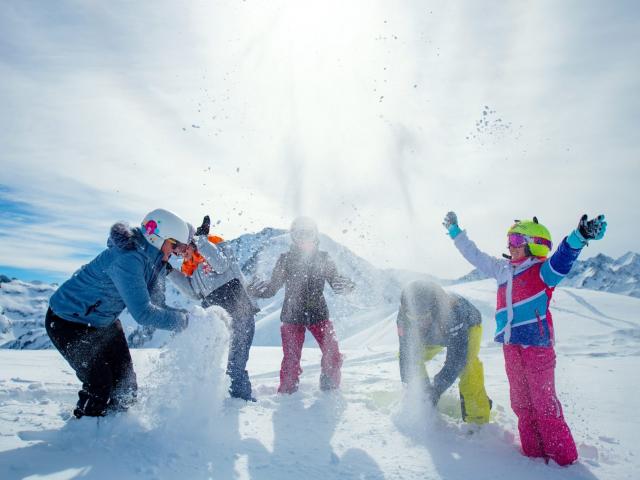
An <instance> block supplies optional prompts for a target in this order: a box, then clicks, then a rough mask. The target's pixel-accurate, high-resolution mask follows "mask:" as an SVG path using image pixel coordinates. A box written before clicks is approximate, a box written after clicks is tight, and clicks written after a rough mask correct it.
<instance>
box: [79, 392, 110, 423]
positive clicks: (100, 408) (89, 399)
mask: <svg viewBox="0 0 640 480" xmlns="http://www.w3.org/2000/svg"><path fill="white" fill-rule="evenodd" d="M78 397H79V399H78V404H77V405H76V408H75V409H74V410H73V416H74V417H76V418H82V417H104V416H105V415H106V414H107V402H105V401H104V400H103V399H102V398H99V397H98V396H96V395H93V394H91V393H89V392H87V391H86V390H80V391H79V392H78Z"/></svg>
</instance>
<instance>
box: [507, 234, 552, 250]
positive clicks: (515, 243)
mask: <svg viewBox="0 0 640 480" xmlns="http://www.w3.org/2000/svg"><path fill="white" fill-rule="evenodd" d="M507 238H508V239H509V246H510V247H515V248H518V247H524V246H525V245H526V244H528V243H535V244H536V245H544V246H546V247H548V248H549V250H551V241H549V240H547V239H546V238H541V237H530V236H528V235H523V234H522V233H509V234H508V235H507Z"/></svg>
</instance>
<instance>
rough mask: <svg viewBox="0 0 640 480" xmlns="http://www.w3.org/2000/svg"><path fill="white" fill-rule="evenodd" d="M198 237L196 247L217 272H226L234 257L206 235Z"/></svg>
mask: <svg viewBox="0 0 640 480" xmlns="http://www.w3.org/2000/svg"><path fill="white" fill-rule="evenodd" d="M195 238H196V247H197V249H198V252H199V253H200V255H202V256H203V257H204V258H205V259H206V260H207V263H208V264H209V266H210V267H211V268H212V269H213V271H214V272H215V273H224V272H226V271H227V269H228V268H229V267H230V265H231V262H232V259H230V258H229V257H228V256H227V255H225V253H224V251H223V250H222V249H221V248H219V247H217V246H216V245H214V244H213V243H211V242H210V241H209V239H208V238H207V236H206V235H201V236H199V237H195Z"/></svg>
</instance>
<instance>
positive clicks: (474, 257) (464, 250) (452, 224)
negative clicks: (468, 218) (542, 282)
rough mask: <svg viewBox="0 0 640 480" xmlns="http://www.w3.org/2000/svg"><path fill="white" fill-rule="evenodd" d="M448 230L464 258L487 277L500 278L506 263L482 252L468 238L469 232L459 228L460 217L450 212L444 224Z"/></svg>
mask: <svg viewBox="0 0 640 480" xmlns="http://www.w3.org/2000/svg"><path fill="white" fill-rule="evenodd" d="M442 224H443V225H444V227H445V228H446V229H447V231H448V233H449V236H450V237H451V238H452V239H453V243H454V245H455V246H456V248H457V249H458V251H459V252H460V253H461V254H462V256H463V257H464V258H465V259H466V260H467V261H468V262H469V263H470V264H471V265H473V266H474V267H476V268H477V269H478V270H480V271H481V272H482V273H484V274H485V275H488V276H490V277H493V278H498V276H499V274H500V271H501V270H502V269H503V268H504V265H505V263H504V261H503V260H501V259H499V258H495V257H492V256H491V255H488V254H486V253H484V252H483V251H481V250H480V249H479V248H478V247H477V246H476V244H475V243H474V242H473V241H471V240H470V239H469V237H467V232H465V231H463V230H461V229H460V227H459V226H458V217H457V215H456V214H455V212H449V213H447V215H446V216H445V217H444V222H443V223H442Z"/></svg>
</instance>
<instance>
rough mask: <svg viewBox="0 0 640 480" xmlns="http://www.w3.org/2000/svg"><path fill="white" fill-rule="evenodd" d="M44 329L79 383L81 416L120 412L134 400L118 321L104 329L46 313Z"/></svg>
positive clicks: (132, 380)
mask: <svg viewBox="0 0 640 480" xmlns="http://www.w3.org/2000/svg"><path fill="white" fill-rule="evenodd" d="M45 327H46V329H47V333H48V334H49V338H51V341H52V342H53V345H54V346H55V347H56V348H57V349H58V351H59V352H60V353H61V354H62V356H63V357H64V358H65V360H67V362H69V365H71V368H73V369H74V370H75V372H76V375H77V376H78V379H80V381H81V382H82V390H80V392H78V397H79V400H78V408H80V409H81V410H82V413H83V414H85V415H94V416H95V415H102V414H104V413H105V412H106V410H107V408H108V409H109V410H116V411H117V410H123V409H126V408H127V406H128V405H129V404H131V403H132V402H133V401H134V400H135V397H136V392H137V389H138V385H137V382H136V374H135V372H134V371H133V362H132V361H131V353H130V352H129V346H128V345H127V340H126V338H125V336H124V331H123V329H122V324H121V323H120V320H116V321H115V322H114V323H112V324H111V325H109V326H107V327H101V328H97V327H91V326H89V325H84V324H81V323H76V322H69V321H67V320H64V319H62V318H60V317H58V316H57V315H56V314H55V313H54V312H53V311H52V310H51V309H49V310H48V311H47V316H46V320H45Z"/></svg>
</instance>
